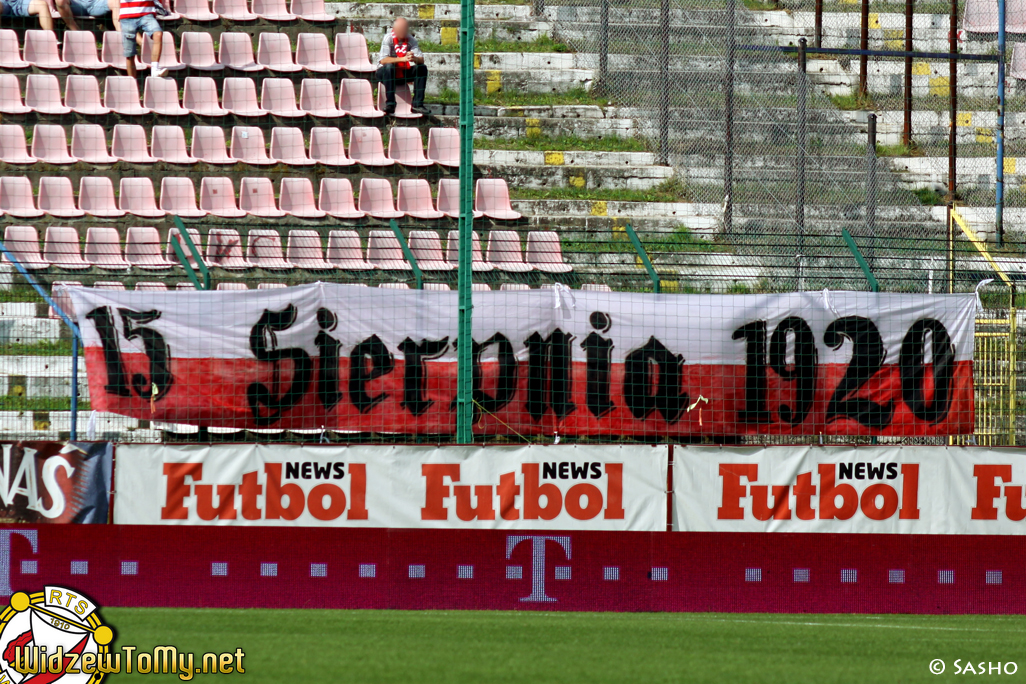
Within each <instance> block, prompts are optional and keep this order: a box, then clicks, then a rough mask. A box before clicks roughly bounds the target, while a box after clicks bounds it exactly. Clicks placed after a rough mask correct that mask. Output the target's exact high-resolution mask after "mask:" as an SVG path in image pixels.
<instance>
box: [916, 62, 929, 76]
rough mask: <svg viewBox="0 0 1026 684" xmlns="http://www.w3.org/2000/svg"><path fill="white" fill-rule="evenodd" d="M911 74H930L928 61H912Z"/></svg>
mask: <svg viewBox="0 0 1026 684" xmlns="http://www.w3.org/2000/svg"><path fill="white" fill-rule="evenodd" d="M912 75H913V76H929V75H930V63H929V62H912Z"/></svg>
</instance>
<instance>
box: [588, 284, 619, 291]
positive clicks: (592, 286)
mask: <svg viewBox="0 0 1026 684" xmlns="http://www.w3.org/2000/svg"><path fill="white" fill-rule="evenodd" d="M581 290H582V291H584V292H612V291H613V288H611V287H609V286H608V285H603V284H601V283H584V284H583V285H581Z"/></svg>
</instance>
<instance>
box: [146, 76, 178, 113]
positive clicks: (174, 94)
mask: <svg viewBox="0 0 1026 684" xmlns="http://www.w3.org/2000/svg"><path fill="white" fill-rule="evenodd" d="M143 107H147V108H148V109H152V110H153V111H154V112H155V113H157V114H163V115H164V116H185V115H187V114H188V113H189V110H188V109H186V108H185V107H183V106H182V103H181V102H179V101H178V83H176V82H175V80H174V79H171V78H154V77H152V76H150V77H148V78H147V79H146V84H145V85H144V86H143Z"/></svg>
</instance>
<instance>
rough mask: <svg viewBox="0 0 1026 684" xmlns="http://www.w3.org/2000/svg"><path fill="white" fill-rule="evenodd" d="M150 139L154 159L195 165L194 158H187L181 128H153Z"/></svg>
mask: <svg viewBox="0 0 1026 684" xmlns="http://www.w3.org/2000/svg"><path fill="white" fill-rule="evenodd" d="M162 80H163V79H162ZM196 128H199V127H198V126H197V127H194V128H193V131H195V129H196ZM218 130H220V129H218ZM150 137H151V140H150V148H151V153H152V154H153V156H154V157H155V158H157V159H159V160H161V161H163V162H166V163H168V164H195V163H196V161H197V160H196V157H192V156H189V153H188V152H187V151H186V148H185V131H183V130H182V127H181V126H154V127H153V128H152V129H151V131H150ZM222 140H223V138H222Z"/></svg>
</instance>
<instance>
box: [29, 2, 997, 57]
mask: <svg viewBox="0 0 1026 684" xmlns="http://www.w3.org/2000/svg"><path fill="white" fill-rule="evenodd" d="M1006 21H1007V20H1006ZM1006 27H1007V24H1006ZM962 28H964V29H965V30H966V31H969V32H970V33H997V30H998V3H997V0H966V3H965V13H964V16H963V22H962ZM25 59H28V57H26V58H25Z"/></svg>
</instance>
